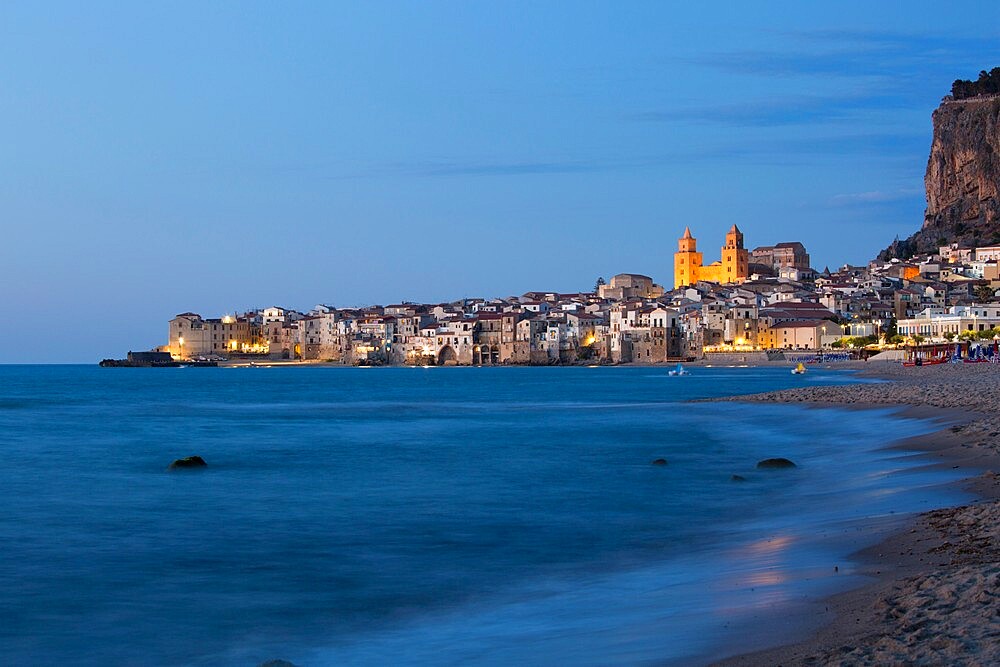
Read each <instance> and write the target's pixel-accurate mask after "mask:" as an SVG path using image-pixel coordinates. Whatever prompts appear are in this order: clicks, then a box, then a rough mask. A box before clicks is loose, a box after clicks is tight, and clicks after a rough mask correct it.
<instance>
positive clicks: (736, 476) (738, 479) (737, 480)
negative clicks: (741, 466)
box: [729, 475, 747, 482]
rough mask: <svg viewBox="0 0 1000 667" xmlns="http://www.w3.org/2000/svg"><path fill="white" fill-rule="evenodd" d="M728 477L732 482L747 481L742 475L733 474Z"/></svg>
mask: <svg viewBox="0 0 1000 667" xmlns="http://www.w3.org/2000/svg"><path fill="white" fill-rule="evenodd" d="M729 479H731V480H732V481H734V482H745V481H747V478H746V477H744V476H743V475H733V476H732V477H730V478H729Z"/></svg>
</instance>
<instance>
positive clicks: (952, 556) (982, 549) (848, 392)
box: [716, 362, 1000, 666]
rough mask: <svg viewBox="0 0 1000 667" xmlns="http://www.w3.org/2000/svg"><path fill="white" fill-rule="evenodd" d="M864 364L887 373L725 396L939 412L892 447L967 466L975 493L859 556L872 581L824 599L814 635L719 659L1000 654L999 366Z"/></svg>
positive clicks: (984, 658)
mask: <svg viewBox="0 0 1000 667" xmlns="http://www.w3.org/2000/svg"><path fill="white" fill-rule="evenodd" d="M856 367H858V366H856ZM860 368H861V370H860V373H859V374H860V375H863V376H870V377H878V378H884V379H887V380H890V382H887V383H874V384H855V385H847V386H822V387H803V388H797V389H789V390H785V391H778V392H768V393H765V394H756V395H752V396H742V397H733V398H730V399H724V400H739V401H762V402H785V403H808V404H816V405H828V406H847V407H857V408H864V407H875V406H878V407H885V406H887V405H895V406H904V407H902V408H901V412H903V414H906V415H909V416H914V417H924V418H928V417H930V418H936V419H941V420H943V421H944V422H946V423H947V424H949V425H948V426H946V427H945V428H943V429H942V430H941V431H938V432H936V433H932V434H929V435H926V436H921V437H919V438H914V439H912V440H909V441H905V442H903V443H898V444H896V445H895V446H896V447H900V448H905V449H909V450H913V449H917V450H921V451H925V452H926V453H927V456H928V465H937V466H946V467H949V468H959V467H961V468H963V469H967V470H968V471H969V478H968V479H966V480H965V481H964V482H962V483H961V484H962V486H963V488H965V489H967V490H969V491H971V492H973V493H974V494H976V495H977V496H978V499H977V500H976V501H974V502H972V503H970V504H968V505H964V506H960V507H952V508H946V509H941V510H935V511H932V512H927V513H925V514H921V515H918V516H915V517H914V518H913V520H912V522H910V523H909V524H908V525H907V526H906V527H905V528H904V529H903V530H902V531H900V532H897V533H895V534H893V535H891V536H889V537H888V538H887V539H885V540H884V541H883V542H881V543H879V544H878V545H876V546H874V547H872V548H870V549H866V550H864V551H862V552H859V553H857V554H855V559H856V560H857V561H858V562H860V564H861V565H862V571H863V572H865V573H867V574H869V575H870V576H872V577H873V579H874V581H873V583H871V584H869V585H867V586H865V587H863V588H859V589H855V590H851V591H847V592H845V593H841V594H839V595H836V596H834V597H832V598H830V599H828V600H826V601H824V602H823V603H822V604H820V605H817V612H816V613H817V614H818V615H820V617H821V619H822V621H823V622H824V623H826V625H825V626H824V627H823V629H822V630H820V631H819V632H817V633H816V634H814V635H813V636H812V637H810V638H808V639H806V640H805V641H802V642H799V643H796V644H792V645H788V646H782V647H779V648H775V649H768V650H765V651H760V652H757V653H751V654H746V655H741V656H736V657H732V658H727V659H725V660H723V661H721V662H718V663H716V664H717V665H726V666H737V665H738V666H757V665H845V666H846V665H909V664H920V665H995V664H1000V476H998V475H997V474H996V473H995V472H993V471H994V470H997V469H1000V366H998V365H993V364H947V365H941V366H927V367H922V368H905V367H903V366H902V365H899V364H890V363H877V362H876V363H871V364H867V365H865V366H860ZM885 435H886V436H891V434H885ZM827 619H830V620H827Z"/></svg>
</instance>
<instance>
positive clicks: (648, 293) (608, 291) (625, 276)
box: [528, 273, 663, 310]
mask: <svg viewBox="0 0 1000 667" xmlns="http://www.w3.org/2000/svg"><path fill="white" fill-rule="evenodd" d="M598 295H599V296H600V297H601V298H602V299H611V300H614V301H624V300H626V299H658V298H660V297H661V296H663V287H662V286H660V285H657V284H656V283H654V282H653V279H652V278H650V277H649V276H644V275H642V274H639V273H619V274H618V275H616V276H614V277H612V278H611V282H610V283H608V284H607V285H601V286H600V287H599V288H598ZM528 310H530V308H529V309H528Z"/></svg>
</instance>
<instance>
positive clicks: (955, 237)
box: [879, 95, 1000, 259]
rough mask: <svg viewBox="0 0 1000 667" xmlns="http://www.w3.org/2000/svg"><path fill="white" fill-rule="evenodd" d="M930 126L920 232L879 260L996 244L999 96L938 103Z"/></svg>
mask: <svg viewBox="0 0 1000 667" xmlns="http://www.w3.org/2000/svg"><path fill="white" fill-rule="evenodd" d="M933 120H934V139H933V141H932V143H931V154H930V158H929V159H928V160H927V174H926V175H925V176H924V187H925V188H926V190H927V210H926V211H925V213H924V224H923V227H922V228H921V229H920V231H919V232H917V233H916V234H914V235H913V236H911V237H910V238H908V239H906V240H905V241H897V242H895V243H893V245H891V246H889V247H888V248H886V249H885V250H883V251H882V253H881V254H880V255H879V256H880V257H881V258H883V259H886V258H890V257H897V256H905V257H909V256H910V255H911V254H914V253H922V252H934V251H936V250H937V248H938V247H939V246H941V245H946V244H949V243H959V244H960V245H962V246H963V247H970V246H982V245H998V244H1000V194H998V193H1000V96H996V95H994V96H991V97H978V98H969V99H964V100H959V101H947V102H942V103H941V106H940V107H938V108H937V110H936V111H934V115H933Z"/></svg>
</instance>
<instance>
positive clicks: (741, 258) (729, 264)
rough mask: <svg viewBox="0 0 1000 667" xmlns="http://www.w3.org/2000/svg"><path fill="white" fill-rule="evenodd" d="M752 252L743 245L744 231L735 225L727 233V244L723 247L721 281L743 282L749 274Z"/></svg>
mask: <svg viewBox="0 0 1000 667" xmlns="http://www.w3.org/2000/svg"><path fill="white" fill-rule="evenodd" d="M749 270H750V252H749V251H748V250H747V249H746V248H744V247H743V232H741V231H740V229H739V227H737V226H736V225H733V227H732V229H730V230H729V233H728V234H726V245H725V246H723V247H722V274H721V275H720V276H719V282H720V283H742V282H743V281H745V280H746V279H747V277H748V276H749Z"/></svg>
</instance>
